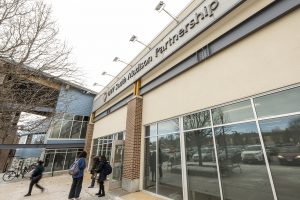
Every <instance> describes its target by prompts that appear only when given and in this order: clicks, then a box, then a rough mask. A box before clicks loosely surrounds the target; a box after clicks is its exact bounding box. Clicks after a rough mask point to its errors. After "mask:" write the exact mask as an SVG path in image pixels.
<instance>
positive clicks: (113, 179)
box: [109, 140, 124, 189]
mask: <svg viewBox="0 0 300 200" xmlns="http://www.w3.org/2000/svg"><path fill="white" fill-rule="evenodd" d="M123 153H124V141H123V140H115V141H113V142H112V154H111V155H112V156H111V162H110V164H111V167H112V173H111V174H110V177H109V189H115V188H120V187H121V184H122V170H123Z"/></svg>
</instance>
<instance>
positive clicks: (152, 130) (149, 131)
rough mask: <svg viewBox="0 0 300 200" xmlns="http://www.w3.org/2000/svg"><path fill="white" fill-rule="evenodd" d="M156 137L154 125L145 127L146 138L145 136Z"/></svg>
mask: <svg viewBox="0 0 300 200" xmlns="http://www.w3.org/2000/svg"><path fill="white" fill-rule="evenodd" d="M156 135H157V131H156V124H152V125H150V126H146V137H147V136H150V137H152V136H156Z"/></svg>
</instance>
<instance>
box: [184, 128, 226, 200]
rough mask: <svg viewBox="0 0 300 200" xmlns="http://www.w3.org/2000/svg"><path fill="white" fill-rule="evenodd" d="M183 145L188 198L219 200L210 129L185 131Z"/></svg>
mask: <svg viewBox="0 0 300 200" xmlns="http://www.w3.org/2000/svg"><path fill="white" fill-rule="evenodd" d="M185 146H186V149H185V153H186V164H187V181H188V192H189V199H191V200H198V199H201V200H219V199H220V191H219V183H218V175H217V168H216V162H215V156H214V155H215V152H214V146H213V138H212V131H211V129H204V130H197V131H191V132H187V133H185ZM199 155H200V156H199Z"/></svg>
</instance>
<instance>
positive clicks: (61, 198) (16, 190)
mask: <svg viewBox="0 0 300 200" xmlns="http://www.w3.org/2000/svg"><path fill="white" fill-rule="evenodd" d="M0 176H1V177H0V178H1V179H2V174H1V175H0ZM71 183H72V178H71V176H69V175H58V176H54V177H44V178H43V179H42V180H41V181H40V185H41V186H43V187H45V191H44V192H43V193H41V191H40V190H39V189H38V188H36V187H33V190H32V193H31V194H32V195H31V196H29V197H24V195H25V194H26V193H27V191H28V187H29V180H26V179H25V180H24V179H23V180H18V181H13V182H4V181H3V180H1V181H0V194H1V195H0V200H8V199H14V200H21V199H22V200H23V199H27V200H48V199H49V200H50V199H54V200H66V199H68V194H69V191H70V187H71ZM89 184H90V177H89V174H86V176H85V177H84V182H83V186H82V191H81V193H80V199H81V200H93V199H94V200H96V199H98V200H159V199H160V198H157V197H155V196H152V195H149V194H146V193H144V192H135V193H128V192H126V191H124V190H121V189H116V190H112V191H109V192H106V196H105V197H101V198H100V197H97V196H96V195H95V193H97V192H98V185H96V188H88V186H89ZM106 184H107V183H106ZM106 188H107V187H106Z"/></svg>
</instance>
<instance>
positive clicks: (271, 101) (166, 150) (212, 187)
mask: <svg viewBox="0 0 300 200" xmlns="http://www.w3.org/2000/svg"><path fill="white" fill-rule="evenodd" d="M299 5H300V1H299V0H284V1H274V0H260V1H242V0H229V1H228V0H195V1H192V2H191V3H190V4H189V5H188V6H187V7H186V8H185V9H184V10H183V11H182V12H181V13H180V14H179V15H178V16H177V20H178V23H177V22H176V21H173V22H172V23H170V24H169V25H168V26H167V27H166V28H165V29H164V30H162V32H161V33H160V34H159V35H158V36H157V37H156V38H155V39H154V40H153V41H152V42H151V43H150V44H149V46H150V47H152V48H151V50H149V49H148V48H145V49H144V50H143V51H142V52H141V53H140V54H139V55H137V57H136V58H135V59H134V60H132V61H131V62H130V65H131V66H133V67H131V66H130V65H128V66H127V67H126V68H125V69H124V70H123V71H122V72H120V73H119V74H118V78H116V79H114V80H113V81H112V82H111V83H109V84H108V86H107V87H108V89H104V90H103V91H101V92H100V93H99V94H98V95H97V96H96V98H95V99H94V106H93V122H94V131H93V142H92V144H91V147H92V150H91V152H92V153H91V155H96V154H98V155H99V154H102V155H107V156H108V157H110V161H111V164H112V166H113V173H112V176H111V178H110V188H114V187H122V188H123V189H125V190H127V191H130V192H133V191H137V190H144V191H146V192H150V193H152V194H153V195H160V196H163V197H166V198H169V199H191V200H208V199H211V200H218V199H222V200H223V199H232V200H240V199H245V200H250V199H251V200H252V199H268V200H271V199H272V200H273V199H285V200H296V199H298V198H299V195H298V187H299V185H300V177H299V173H298V170H299V166H300V162H299V161H300V77H299V74H300V60H299V57H300V45H299V44H300V26H299V19H300V9H299ZM88 145H89V144H88Z"/></svg>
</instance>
